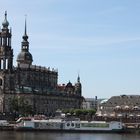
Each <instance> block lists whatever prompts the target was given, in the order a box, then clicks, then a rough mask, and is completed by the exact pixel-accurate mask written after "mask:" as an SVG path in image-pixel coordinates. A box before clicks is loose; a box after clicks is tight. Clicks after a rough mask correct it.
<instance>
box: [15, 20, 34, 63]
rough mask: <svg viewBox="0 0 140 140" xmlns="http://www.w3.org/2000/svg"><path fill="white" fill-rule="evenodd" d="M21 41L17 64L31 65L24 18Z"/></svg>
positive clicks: (31, 58)
mask: <svg viewBox="0 0 140 140" xmlns="http://www.w3.org/2000/svg"><path fill="white" fill-rule="evenodd" d="M22 38H23V41H22V45H21V52H20V53H19V54H18V56H17V62H18V63H20V64H21V63H23V64H32V61H33V57H32V54H31V53H30V52H29V42H28V35H27V25H26V18H25V30H24V35H23V37H22Z"/></svg>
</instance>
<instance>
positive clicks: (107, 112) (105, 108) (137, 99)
mask: <svg viewBox="0 0 140 140" xmlns="http://www.w3.org/2000/svg"><path fill="white" fill-rule="evenodd" d="M97 113H100V114H98V115H101V116H104V117H116V118H117V117H124V118H126V117H127V118H128V117H132V116H134V117H137V116H138V117H139V116H140V95H120V96H112V97H111V98H110V99H108V100H106V102H104V103H102V104H100V108H99V110H98V112H97Z"/></svg>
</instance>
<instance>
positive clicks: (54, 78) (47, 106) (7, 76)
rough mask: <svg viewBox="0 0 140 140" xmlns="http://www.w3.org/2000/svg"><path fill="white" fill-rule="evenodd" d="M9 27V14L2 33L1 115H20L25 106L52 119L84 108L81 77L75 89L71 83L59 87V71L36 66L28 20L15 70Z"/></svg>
mask: <svg viewBox="0 0 140 140" xmlns="http://www.w3.org/2000/svg"><path fill="white" fill-rule="evenodd" d="M8 26H9V22H8V20H7V13H6V12H5V19H4V21H3V23H2V29H1V30H0V113H5V114H8V113H9V114H12V113H15V112H16V113H20V111H21V110H20V108H18V107H19V106H21V103H22V104H23V105H25V106H26V108H25V110H27V109H29V108H28V107H30V110H31V111H32V113H33V114H47V115H51V114H53V113H54V112H55V111H56V110H57V109H65V108H66V109H69V108H81V103H82V100H83V97H82V85H81V83H80V77H79V76H78V78H77V82H76V84H75V85H73V84H72V83H71V82H68V84H66V85H65V84H64V85H59V84H58V72H57V70H55V69H50V68H46V67H42V66H36V65H32V62H33V56H32V54H31V53H30V51H29V42H28V35H27V30H26V20H25V32H24V35H23V37H22V38H23V40H22V43H21V51H20V53H19V54H18V56H17V66H13V57H14V55H13V49H12V47H11V37H12V31H11V29H9V28H8ZM21 109H23V108H22V107H21Z"/></svg>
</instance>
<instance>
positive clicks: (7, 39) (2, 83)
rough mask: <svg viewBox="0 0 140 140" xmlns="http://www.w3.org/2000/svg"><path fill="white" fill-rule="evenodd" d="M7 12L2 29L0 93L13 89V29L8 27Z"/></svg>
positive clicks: (0, 35)
mask: <svg viewBox="0 0 140 140" xmlns="http://www.w3.org/2000/svg"><path fill="white" fill-rule="evenodd" d="M8 26H9V22H8V20H7V12H5V17H4V21H3V22H2V29H1V31H0V93H2V92H3V93H4V92H5V90H13V89H14V84H13V74H12V73H13V49H12V48H11V36H12V35H11V29H10V30H9V28H8Z"/></svg>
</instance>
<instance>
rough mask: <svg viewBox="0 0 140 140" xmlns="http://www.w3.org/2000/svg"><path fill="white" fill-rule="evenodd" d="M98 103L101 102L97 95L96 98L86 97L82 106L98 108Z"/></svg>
mask: <svg viewBox="0 0 140 140" xmlns="http://www.w3.org/2000/svg"><path fill="white" fill-rule="evenodd" d="M98 104H99V101H98V100H97V96H96V97H95V98H85V99H84V100H83V103H82V108H83V109H95V110H97V108H98Z"/></svg>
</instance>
